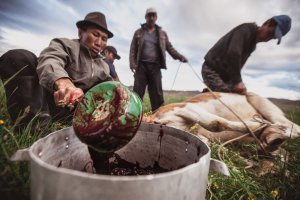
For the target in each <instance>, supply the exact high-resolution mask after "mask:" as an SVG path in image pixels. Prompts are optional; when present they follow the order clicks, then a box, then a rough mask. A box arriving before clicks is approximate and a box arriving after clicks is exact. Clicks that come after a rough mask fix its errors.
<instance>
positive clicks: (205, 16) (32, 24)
mask: <svg viewBox="0 0 300 200" xmlns="http://www.w3.org/2000/svg"><path fill="white" fill-rule="evenodd" d="M149 7H154V8H156V10H157V13H158V19H157V24H158V25H160V26H161V27H162V28H163V29H164V30H165V31H166V32H167V34H168V37H169V40H170V41H171V43H172V45H173V46H174V47H175V48H176V49H177V50H178V51H179V52H180V53H181V54H183V55H185V56H186V57H187V58H188V60H189V64H186V63H182V64H180V62H179V61H178V60H173V59H172V57H171V56H170V55H168V54H167V68H168V69H167V70H162V76H163V79H162V81H163V89H165V90H186V91H195V90H198V91H202V89H203V88H205V85H204V84H203V82H202V78H201V67H202V63H203V57H204V56H205V54H206V53H207V51H208V50H209V49H210V48H211V47H212V46H213V45H214V44H215V43H216V42H217V41H218V40H219V39H220V38H221V37H222V36H223V35H224V34H226V33H227V32H228V31H230V30H231V29H232V28H234V27H235V26H237V25H239V24H242V23H245V22H255V23H257V25H258V26H260V25H262V23H263V22H265V21H266V20H267V19H269V18H271V17H273V16H275V15H281V14H286V15H289V16H290V17H291V18H292V28H291V30H290V32H289V33H288V34H287V35H286V36H284V37H283V38H282V40H281V44H280V45H277V41H276V40H271V41H269V42H265V43H258V44H257V48H256V50H255V51H254V52H253V53H252V54H251V56H250V57H249V59H248V61H247V62H246V64H245V66H244V68H243V70H242V77H243V81H244V83H245V84H246V86H247V88H248V91H251V92H255V93H257V94H259V95H261V96H264V97H273V98H285V99H291V100H300V12H299V8H300V0H185V1H179V0H147V1H145V0H1V1H0V55H2V54H3V53H5V52H6V51H8V50H10V49H16V48H23V49H27V50H30V51H32V52H34V53H35V54H36V55H37V56H38V55H39V54H40V52H41V51H42V50H43V49H44V48H45V47H47V46H48V45H49V43H50V41H51V39H53V38H57V37H58V38H61V37H64V38H70V39H73V38H78V31H77V27H76V25H75V24H76V22H77V21H80V20H82V19H83V18H84V17H85V15H86V14H87V13H89V12H93V11H99V12H102V13H104V14H105V16H106V20H107V24H108V29H109V30H110V31H111V32H113V33H114V37H113V38H111V39H109V40H108V45H113V46H115V47H116V49H117V51H118V54H119V55H120V56H121V59H120V60H116V61H115V63H114V64H115V66H116V71H117V73H118V75H119V77H120V80H121V82H123V83H124V84H125V85H127V86H131V85H133V80H134V79H133V74H132V72H131V71H130V69H129V48H130V43H131V40H132V37H133V34H134V31H135V30H137V29H138V28H139V27H140V25H141V24H142V23H145V11H146V9H147V8H149ZM177 71H178V73H177Z"/></svg>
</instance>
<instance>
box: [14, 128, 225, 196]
mask: <svg viewBox="0 0 300 200" xmlns="http://www.w3.org/2000/svg"><path fill="white" fill-rule="evenodd" d="M116 153H117V154H118V155H119V156H120V157H121V158H122V159H125V160H126V161H129V162H132V163H136V162H138V163H139V164H140V166H141V167H147V166H153V165H154V164H155V163H156V162H158V164H159V165H160V166H161V167H162V168H165V169H170V170H172V171H170V172H166V173H160V174H153V175H141V176H109V175H99V174H92V173H87V171H92V161H91V158H90V155H89V151H88V148H87V146H86V145H85V144H83V143H82V142H80V140H79V139H78V138H77V137H76V136H75V134H74V130H73V127H69V128H65V129H62V130H59V131H57V132H54V133H52V134H50V135H48V136H46V137H44V138H42V139H40V140H38V141H36V142H35V143H34V144H33V145H32V146H31V147H30V148H28V149H23V150H18V151H17V152H16V153H15V154H14V155H13V156H12V158H11V160H14V161H18V160H30V163H31V169H30V170H31V177H30V178H31V187H30V188H31V199H32V200H77V199H78V200H84V199H88V200H96V199H97V200H99V199H100V200H101V199H103V200H104V199H109V200H134V199H143V200H158V199H165V200H167V199H172V200H183V199H185V200H201V199H205V193H206V188H207V181H208V171H209V168H210V166H211V167H212V166H213V167H216V168H218V170H219V171H223V173H224V174H227V175H229V172H228V169H227V167H226V165H225V164H224V163H221V162H220V161H216V160H212V159H211V158H210V153H211V152H210V149H209V147H208V146H207V145H206V144H204V143H203V142H202V141H201V140H200V139H199V138H198V137H196V136H194V135H192V134H189V133H187V132H184V131H182V130H178V129H175V128H171V127H166V126H161V125H155V124H141V126H140V128H139V130H138V132H137V134H136V136H135V137H134V138H133V139H132V141H130V142H129V143H128V144H127V145H126V146H125V147H124V148H122V149H120V150H118V151H117V152H116ZM183 166H184V167H183Z"/></svg>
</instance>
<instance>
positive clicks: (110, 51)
mask: <svg viewBox="0 0 300 200" xmlns="http://www.w3.org/2000/svg"><path fill="white" fill-rule="evenodd" d="M103 55H104V57H105V58H104V61H105V62H106V63H107V64H108V66H109V74H110V76H111V77H112V78H113V79H114V81H118V82H120V79H119V76H118V74H117V72H116V69H115V65H114V61H115V59H118V60H120V59H121V56H119V55H118V52H117V50H116V48H115V47H113V46H107V47H106V48H105V49H104V50H103Z"/></svg>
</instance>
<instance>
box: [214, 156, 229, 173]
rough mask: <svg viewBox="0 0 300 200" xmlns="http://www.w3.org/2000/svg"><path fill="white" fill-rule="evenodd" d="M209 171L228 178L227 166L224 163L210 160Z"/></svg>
mask: <svg viewBox="0 0 300 200" xmlns="http://www.w3.org/2000/svg"><path fill="white" fill-rule="evenodd" d="M209 170H210V171H214V172H218V173H220V174H223V175H225V176H230V172H229V170H228V167H227V165H226V164H225V163H224V162H222V161H219V160H216V159H212V158H211V159H210V165H209Z"/></svg>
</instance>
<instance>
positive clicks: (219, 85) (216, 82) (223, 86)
mask: <svg viewBox="0 0 300 200" xmlns="http://www.w3.org/2000/svg"><path fill="white" fill-rule="evenodd" d="M201 73H202V78H203V81H204V83H205V85H206V86H207V87H209V88H210V89H211V90H212V91H216V92H233V84H232V83H231V81H224V80H223V79H222V77H221V75H220V74H219V73H218V72H216V71H215V70H214V69H212V68H211V67H210V66H208V65H207V64H206V63H205V62H204V63H203V65H202V71H201Z"/></svg>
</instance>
